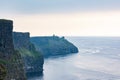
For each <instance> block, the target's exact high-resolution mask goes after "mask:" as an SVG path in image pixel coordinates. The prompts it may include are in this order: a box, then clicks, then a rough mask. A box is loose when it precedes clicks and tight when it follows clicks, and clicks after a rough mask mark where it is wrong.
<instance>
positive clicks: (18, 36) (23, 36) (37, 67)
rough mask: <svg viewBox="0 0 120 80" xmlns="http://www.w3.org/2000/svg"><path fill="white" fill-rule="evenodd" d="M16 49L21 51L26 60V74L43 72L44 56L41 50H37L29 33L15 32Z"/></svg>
mask: <svg viewBox="0 0 120 80" xmlns="http://www.w3.org/2000/svg"><path fill="white" fill-rule="evenodd" d="M13 39H14V46H15V49H16V50H18V51H19V52H20V54H21V55H22V58H23V60H24V62H25V71H26V74H27V75H28V74H30V73H39V74H42V72H43V63H44V58H43V55H41V53H40V52H37V51H36V49H35V47H34V45H33V44H32V43H31V42H30V34H29V33H21V32H14V33H13Z"/></svg>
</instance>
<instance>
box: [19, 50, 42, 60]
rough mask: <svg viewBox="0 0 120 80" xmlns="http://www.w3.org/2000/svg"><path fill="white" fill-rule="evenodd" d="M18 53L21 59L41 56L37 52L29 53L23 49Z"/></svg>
mask: <svg viewBox="0 0 120 80" xmlns="http://www.w3.org/2000/svg"><path fill="white" fill-rule="evenodd" d="M18 51H19V53H20V54H21V56H22V57H26V56H30V57H34V58H36V57H39V56H41V54H40V53H39V52H37V51H29V50H27V49H25V48H21V49H18Z"/></svg>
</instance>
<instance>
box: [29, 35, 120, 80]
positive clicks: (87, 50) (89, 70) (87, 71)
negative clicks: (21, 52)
mask: <svg viewBox="0 0 120 80" xmlns="http://www.w3.org/2000/svg"><path fill="white" fill-rule="evenodd" d="M66 38H67V39H68V40H69V41H70V42H72V43H74V44H75V45H76V46H77V47H78V48H79V53H75V54H70V55H66V56H61V57H54V58H48V59H45V63H44V74H43V76H40V77H39V76H37V77H32V78H29V79H28V80H120V37H66Z"/></svg>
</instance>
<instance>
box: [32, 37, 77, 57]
mask: <svg viewBox="0 0 120 80" xmlns="http://www.w3.org/2000/svg"><path fill="white" fill-rule="evenodd" d="M31 42H32V43H33V44H34V45H35V47H36V48H37V51H41V52H42V53H43V55H44V57H49V56H56V55H65V54H70V53H77V52H78V49H77V47H76V46H74V45H73V44H72V43H70V42H68V41H67V40H66V39H65V38H64V37H62V38H59V37H57V36H49V37H32V38H31Z"/></svg>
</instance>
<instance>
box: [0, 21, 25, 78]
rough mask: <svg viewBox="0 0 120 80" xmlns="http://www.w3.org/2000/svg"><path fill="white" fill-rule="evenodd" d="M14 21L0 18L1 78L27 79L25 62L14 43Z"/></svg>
mask: <svg viewBox="0 0 120 80" xmlns="http://www.w3.org/2000/svg"><path fill="white" fill-rule="evenodd" d="M12 30H13V21H11V20H4V19H0V80H26V77H25V74H24V69H23V62H22V59H21V55H20V54H19V52H17V51H15V50H14V45H13V36H12Z"/></svg>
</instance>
